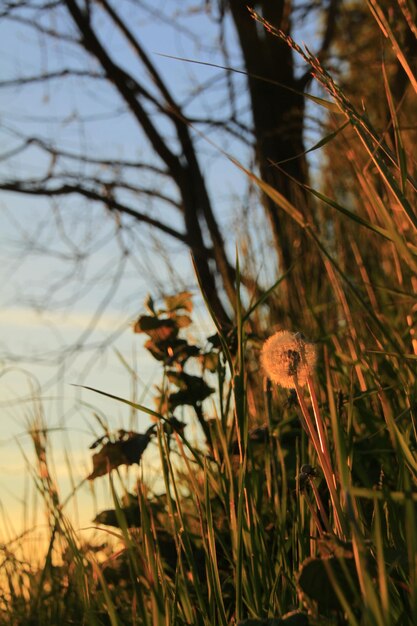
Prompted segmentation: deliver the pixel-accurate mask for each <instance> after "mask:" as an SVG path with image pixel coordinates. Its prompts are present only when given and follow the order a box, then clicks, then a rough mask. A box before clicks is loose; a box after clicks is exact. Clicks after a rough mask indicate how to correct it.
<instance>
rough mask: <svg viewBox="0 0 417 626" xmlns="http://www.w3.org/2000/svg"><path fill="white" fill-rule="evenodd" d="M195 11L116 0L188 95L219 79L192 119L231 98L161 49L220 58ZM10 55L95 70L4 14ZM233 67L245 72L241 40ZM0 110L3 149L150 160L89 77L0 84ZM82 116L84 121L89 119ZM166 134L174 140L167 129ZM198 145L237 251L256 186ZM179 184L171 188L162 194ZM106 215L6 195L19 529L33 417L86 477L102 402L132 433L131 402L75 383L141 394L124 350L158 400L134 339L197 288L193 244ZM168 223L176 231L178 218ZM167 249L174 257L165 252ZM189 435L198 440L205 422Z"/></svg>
mask: <svg viewBox="0 0 417 626" xmlns="http://www.w3.org/2000/svg"><path fill="white" fill-rule="evenodd" d="M186 5H187V6H192V3H181V2H178V1H175V2H172V0H171V2H161V4H160V17H162V18H163V19H162V21H159V20H157V19H156V17H155V15H152V13H145V14H141V16H140V17H139V18H138V17H136V15H137V14H136V13H133V12H132V13H131V14H130V12H131V11H133V9H132V8H131V7H132V6H133V5H130V3H128V2H125V3H123V4H122V5H120V6H122V7H123V10H124V11H126V12H127V13H126V15H127V17H128V19H129V20H131V22H130V25H131V27H132V28H133V29H134V30H136V32H138V33H140V38H141V41H142V42H143V44H144V46H145V48H146V49H147V51H148V53H149V54H150V55H151V58H152V61H153V62H154V63H155V64H156V65H157V67H158V68H159V70H160V71H161V73H162V75H163V77H164V79H165V80H166V81H167V83H168V85H170V87H171V88H172V90H173V92H174V93H175V94H176V96H177V98H178V100H179V101H182V100H183V98H185V96H186V95H187V94H189V92H190V89H193V88H195V87H196V86H197V84H199V83H202V82H206V81H209V82H211V84H212V86H211V89H210V93H209V97H207V98H203V97H201V96H199V95H198V92H196V95H195V97H194V98H193V99H191V100H190V104H189V106H188V107H187V112H188V114H189V115H200V116H203V115H210V114H212V112H213V111H215V112H216V111H217V110H221V108H222V107H224V106H225V103H224V81H223V78H222V72H221V71H219V70H217V69H214V68H209V67H204V66H201V65H193V64H190V63H183V62H180V61H178V60H174V59H167V58H164V57H161V56H158V55H157V54H156V53H165V54H169V55H174V56H180V57H187V58H192V59H197V60H202V61H209V62H212V63H217V62H218V63H222V58H221V55H220V53H219V51H218V49H217V50H216V49H215V48H213V46H212V40H213V36H214V34H215V29H216V28H217V27H216V26H215V24H214V23H213V22H212V21H210V20H208V19H207V16H206V17H204V16H201V15H199V14H198V13H197V12H194V13H190V14H188V15H187V14H185V12H184V10H183V8H184V6H186ZM170 15H171V16H172V15H174V17H175V19H177V23H178V24H179V25H180V30H179V29H178V28H173V27H172V25H173V24H174V20H173V19H171V17H170ZM165 17H166V19H165ZM100 19H102V18H100ZM56 26H57V27H58V26H59V27H60V28H61V29H62V30H65V29H67V28H68V18H66V17H65V15H60V16H59V20H58V24H57V25H56ZM100 28H101V32H102V33H103V39H104V40H105V41H106V43H107V44H108V45H109V46H110V48H111V50H112V53H113V54H114V55H115V56H116V57H117V58H118V59H119V61H120V62H121V63H123V64H125V66H126V67H128V68H129V69H130V70H131V71H133V72H134V73H136V75H137V76H138V78H140V79H143V76H144V74H143V70H142V69H141V68H140V67H139V65H137V64H136V61H134V60H133V57H132V56H131V53H130V52H129V51H128V50H127V49H126V48H124V47H122V44H121V40H120V38H119V37H118V35H117V33H115V32H114V29H113V30H110V29H109V28H108V25H107V24H106V23H105V21H103V23H102V24H101V26H100ZM189 33H191V34H189ZM226 37H228V38H229V40H230V38H233V37H234V34H233V32H232V30H231V28H230V26H229V27H227V30H226ZM0 63H1V76H2V79H3V80H7V79H11V78H13V77H16V76H30V75H33V74H37V73H38V72H39V70H40V69H41V70H42V71H49V72H50V71H54V70H56V69H59V68H62V67H64V66H70V67H72V68H85V67H88V68H89V69H91V70H92V71H94V70H95V69H96V68H95V66H94V63H92V62H91V60H89V59H86V58H85V57H82V56H80V54H79V53H78V52H76V51H75V50H74V48H73V47H72V46H69V45H67V44H65V42H63V41H55V42H53V44H51V45H44V42H42V41H41V40H40V39H39V38H38V37H36V36H34V34H33V33H32V32H31V30H30V29H29V28H27V27H25V26H21V25H13V24H10V23H6V22H1V21H0ZM230 63H231V65H232V66H234V67H240V59H239V56H238V53H237V50H236V48H234V47H233V45H232V46H231V58H230ZM236 85H237V88H238V90H240V91H241V92H242V95H241V96H240V98H239V103H240V105H241V106H242V107H245V106H246V105H245V102H246V98H247V96H246V95H245V93H244V85H245V79H244V77H241V78H237V79H236ZM149 89H152V85H149ZM0 111H1V113H0V121H1V126H0V128H1V137H2V149H1V153H4V152H7V150H9V149H12V148H13V147H15V146H16V145H17V144H18V143H19V141H20V139H19V135H20V134H22V133H26V134H29V135H30V134H35V133H36V134H40V136H41V137H43V138H44V139H45V140H47V141H48V142H55V143H57V144H60V145H64V146H65V149H66V150H68V151H73V152H83V153H85V154H88V155H90V156H94V155H96V156H97V155H100V156H102V157H105V158H122V159H138V158H139V159H144V158H148V155H149V148H148V145H147V142H146V141H145V139H144V138H143V136H140V133H139V132H138V130H137V128H136V126H135V127H133V126H132V122H131V120H130V117H129V116H128V115H127V114H126V113H125V112H124V111H123V107H121V103H120V102H118V101H117V100H115V98H114V91H113V89H112V88H111V87H109V86H108V85H105V84H103V83H102V81H97V82H93V83H92V82H91V81H90V80H86V79H83V78H77V79H68V80H65V81H63V82H58V81H53V82H52V83H51V85H50V87H48V88H46V87H45V86H33V85H32V86H31V87H26V88H17V87H13V88H9V89H1V90H0ZM80 111H81V112H82V114H83V117H84V118H86V119H84V120H81V119H80V115H79V112H80ZM164 130H165V131H166V133H167V137H169V132H170V129H169V128H168V127H167V128H166V129H164ZM208 137H209V139H210V141H213V142H214V143H216V142H218V143H220V141H222V143H221V145H220V147H221V148H222V149H225V150H228V151H230V153H232V154H234V155H236V156H238V158H240V159H242V161H245V159H246V158H247V156H248V152H247V151H245V150H244V149H243V148H242V145H241V144H240V143H239V142H237V141H233V140H231V139H229V140H228V141H227V143H224V140H221V137H220V135H219V134H218V133H217V132H211V131H210V134H209V136H208ZM197 142H198V143H199V146H200V156H201V162H202V164H203V170H204V175H205V176H206V178H207V180H208V182H209V187H210V189H211V193H212V196H213V200H214V202H215V205H216V208H217V215H218V216H219V220H220V222H221V223H222V225H223V227H224V231H225V232H226V233H227V245H228V248H229V250H230V251H231V258H232V257H233V251H234V248H235V245H236V243H237V242H239V240H240V236H241V231H240V229H241V228H242V220H241V219H240V216H239V210H240V209H239V207H240V202H241V196H242V193H243V192H244V191H245V189H246V184H247V183H246V181H245V179H244V175H243V174H242V173H241V172H240V171H239V170H237V169H236V167H235V166H234V165H232V164H231V163H230V162H229V161H228V160H227V158H226V157H225V156H223V155H222V154H220V153H219V152H218V150H216V148H215V147H213V145H212V144H211V143H210V142H208V141H206V140H205V139H204V138H203V137H201V138H198V139H197ZM47 167H48V160H47V159H45V156H44V154H43V153H42V151H40V150H39V149H37V148H36V147H33V148H31V149H30V150H29V151H28V152H27V153H25V154H24V156H23V157H22V156H21V155H19V156H17V157H16V158H14V159H12V160H10V161H7V162H1V163H0V170H1V175H2V177H3V178H4V177H6V178H7V177H8V176H16V175H20V176H22V177H23V178H25V177H27V178H31V177H36V176H39V175H41V174H42V172H45V168H47ZM73 172H74V173H75V172H76V167H75V168H74V170H73ZM170 191H171V189H170V186H169V184H167V188H166V192H167V193H170ZM147 208H149V209H150V208H151V209H152V210H153V211H154V212H155V213H154V214H155V215H157V216H158V215H159V216H160V217H161V218H166V217H167V216H168V213H167V211H168V209H167V208H166V207H164V206H157V205H153V206H152V207H147ZM86 216H87V217H88V219H85V218H86ZM102 218H103V212H102V209H101V208H98V207H92V206H91V203H88V202H86V201H83V200H80V199H79V198H74V197H72V198H70V199H68V200H64V201H63V202H61V203H60V206H59V209H58V207H57V206H54V205H53V204H51V203H50V202H46V201H45V200H43V199H41V198H35V199H34V198H23V197H19V196H16V195H13V194H5V193H3V194H2V195H1V197H0V282H1V286H2V287H1V293H0V297H1V310H0V365H1V366H2V367H3V370H2V375H1V377H0V404H1V406H2V412H3V420H2V426H3V427H2V431H1V437H0V446H1V456H0V458H1V461H0V499H1V502H2V505H3V510H4V511H5V512H6V515H7V516H8V517H10V518H11V520H12V521H13V522H14V525H15V530H16V531H18V530H19V525H21V522H22V510H23V508H24V506H23V505H24V502H27V498H26V497H25V496H24V494H25V493H27V492H25V485H26V484H27V483H28V474H27V469H25V461H24V457H23V453H24V454H27V455H29V458H31V457H30V455H31V444H30V439H29V437H28V436H27V435H25V431H26V430H27V424H28V422H30V421H31V420H33V419H35V418H39V415H40V414H41V413H42V415H43V419H44V421H45V423H46V424H47V426H48V427H50V428H51V429H54V430H53V431H52V432H51V435H50V439H51V451H52V452H53V455H54V459H55V463H56V473H57V476H58V477H59V481H60V484H61V486H62V489H63V492H64V493H65V492H68V490H69V489H70V481H69V478H68V471H67V467H68V466H67V461H66V459H65V451H67V452H68V454H69V455H70V457H71V465H72V467H73V469H74V472H75V474H76V477H77V478H78V479H81V478H82V477H83V476H85V475H86V473H88V472H89V471H90V462H91V461H90V454H89V452H88V445H89V444H90V443H91V442H92V441H93V439H94V432H96V433H97V434H98V435H99V434H100V432H99V430H98V427H97V424H96V422H95V420H94V418H93V416H92V415H93V411H94V407H97V409H98V410H100V411H103V413H104V414H105V415H106V416H107V417H108V420H109V423H110V425H111V426H112V427H114V429H115V430H116V429H117V428H119V427H124V428H126V427H128V424H129V419H130V415H129V410H128V409H126V407H124V406H122V405H117V404H115V403H112V402H110V401H108V400H105V399H103V398H101V397H99V396H95V395H94V394H91V393H90V392H88V393H84V392H81V391H80V390H79V389H78V388H76V387H73V386H71V385H72V384H74V383H76V384H80V383H81V382H83V383H85V384H87V385H89V386H92V387H97V388H99V389H104V390H107V391H109V392H110V393H114V394H116V395H120V396H123V397H131V396H132V380H131V378H130V377H129V374H128V373H127V371H126V369H125V368H124V367H123V366H122V365H121V362H120V359H119V358H118V356H117V353H116V350H117V351H119V352H120V353H121V354H122V355H123V357H124V358H125V359H126V360H127V361H128V362H129V363H130V364H131V365H132V367H134V368H136V370H137V372H138V375H139V377H140V379H141V380H142V384H141V385H138V388H137V389H136V391H135V392H136V397H140V396H141V395H142V394H144V395H143V401H144V402H146V403H148V404H151V403H152V399H151V393H150V392H151V389H152V384H154V383H157V382H158V378H159V368H158V365H157V364H156V362H155V361H153V360H152V359H151V358H150V357H149V356H148V355H147V353H146V352H145V351H144V350H143V349H141V346H142V343H143V339H142V338H141V337H139V336H135V335H133V333H132V331H131V324H132V321H133V320H134V319H135V317H136V316H137V315H138V314H139V313H140V312H142V304H143V301H144V299H145V297H146V294H147V293H148V292H152V294H153V295H154V296H158V295H160V293H161V292H162V290H163V289H164V288H165V289H166V290H167V291H169V288H168V289H167V288H166V286H167V285H172V284H175V285H176V287H175V289H177V288H187V289H190V288H191V289H192V290H194V291H195V293H196V294H197V286H196V281H195V278H194V276H193V273H192V269H191V264H190V260H189V257H188V253H187V251H186V250H184V248H183V247H181V246H180V245H179V244H178V243H175V242H173V241H172V240H168V239H167V238H163V237H162V238H161V237H159V238H158V240H156V239H155V240H154V239H152V232H151V231H149V230H148V229H146V228H141V229H133V227H132V229H131V231H130V232H129V231H128V232H125V233H123V237H124V240H123V241H120V240H117V238H115V236H114V234H115V233H116V232H117V228H116V226H115V223H114V221H112V220H110V219H109V220H106V219H105V220H103V219H102ZM168 219H170V220H172V222H171V223H172V225H175V223H176V222H175V220H176V217H175V213H172V216H171V214H170V215H169V218H168ZM123 245H129V246H130V249H131V250H133V251H134V253H133V254H132V255H131V258H129V259H128V260H127V261H126V262H125V266H124V267H123V280H121V281H119V282H118V281H117V276H118V272H119V270H120V271H121V268H120V267H119V265H120V264H121V263H123V262H124V261H121V260H120V259H121V255H120V250H121V246H123ZM161 251H163V252H164V254H165V259H161ZM86 252H88V254H84V253H86ZM266 252H267V251H266ZM77 254H78V257H79V258H77ZM267 256H268V255H267V254H266V257H267ZM263 269H265V268H263ZM260 271H262V268H261V267H260ZM107 300H108V301H107ZM197 300H198V299H197ZM106 302H107V303H106ZM105 303H106V305H105ZM101 309H103V311H102V312H101V314H100V315H99V316H98V321H97V324H96V326H95V329H94V330H93V331H92V332H91V333H90V334H88V335H87V334H86V332H87V329H88V328H89V326H90V325H91V320H92V319H93V318H94V316H95V315H96V314H97V312H98V311H100V310H101ZM196 320H197V327H196V330H195V331H194V332H195V338H196V339H198V338H199V337H201V336H207V335H208V334H210V332H212V327H211V326H210V322H209V321H208V318H207V315H206V314H205V313H204V311H203V309H202V307H201V305H199V306H198V310H197V313H196ZM79 343H83V345H84V346H85V347H89V349H88V350H87V349H83V350H80V351H72V352H71V346H74V345H76V344H79ZM100 346H101V348H100ZM38 384H39V387H38ZM146 390H148V392H146ZM39 400H40V401H39ZM83 403H87V405H85V404H83ZM148 423H149V422H148V419H147V418H146V417H145V416H144V415H141V416H137V423H136V428H137V429H138V430H142V429H145V428H146V427H147V425H148ZM191 432H193V433H194V436H197V430H196V429H194V430H192V431H191ZM150 471H151V469H150ZM100 481H101V484H100V485H99V486H98V490H99V493H100V494H101V501H102V503H103V505H104V502H105V499H106V498H107V500H108V501H109V497H108V488H107V483H106V481H105V479H99V481H98V482H100ZM29 482H30V481H29ZM27 488H28V489H29V487H27ZM30 489H32V488H30ZM80 497H81V503H82V506H81V507H80V508H81V510H82V514H81V515H80V517H79V519H78V523H79V524H80V525H85V524H87V523H88V520H90V519H91V509H90V503H91V497H90V494H89V492H88V490H87V489H84V491H83V492H82V494H81V496H80ZM0 528H1V518H0ZM3 531H4V532H6V531H5V530H4V529H3ZM0 532H1V531H0ZM10 532H11V531H10Z"/></svg>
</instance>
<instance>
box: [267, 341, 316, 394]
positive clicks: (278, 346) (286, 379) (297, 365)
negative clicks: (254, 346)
mask: <svg viewBox="0 0 417 626" xmlns="http://www.w3.org/2000/svg"><path fill="white" fill-rule="evenodd" d="M261 361H262V366H263V368H264V370H265V373H266V375H267V376H268V378H270V379H271V380H272V381H273V382H274V383H278V385H281V387H286V388H288V389H291V388H293V387H295V380H296V381H297V383H298V384H299V385H300V386H302V385H305V384H306V383H307V378H308V376H310V375H311V374H312V373H313V371H314V367H315V365H316V348H315V346H314V345H313V344H312V343H308V342H306V341H305V339H304V337H303V336H302V335H301V334H300V333H291V332H289V331H288V330H279V331H278V332H277V333H275V334H274V335H271V337H269V339H267V340H266V341H265V343H264V345H263V348H262V353H261Z"/></svg>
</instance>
